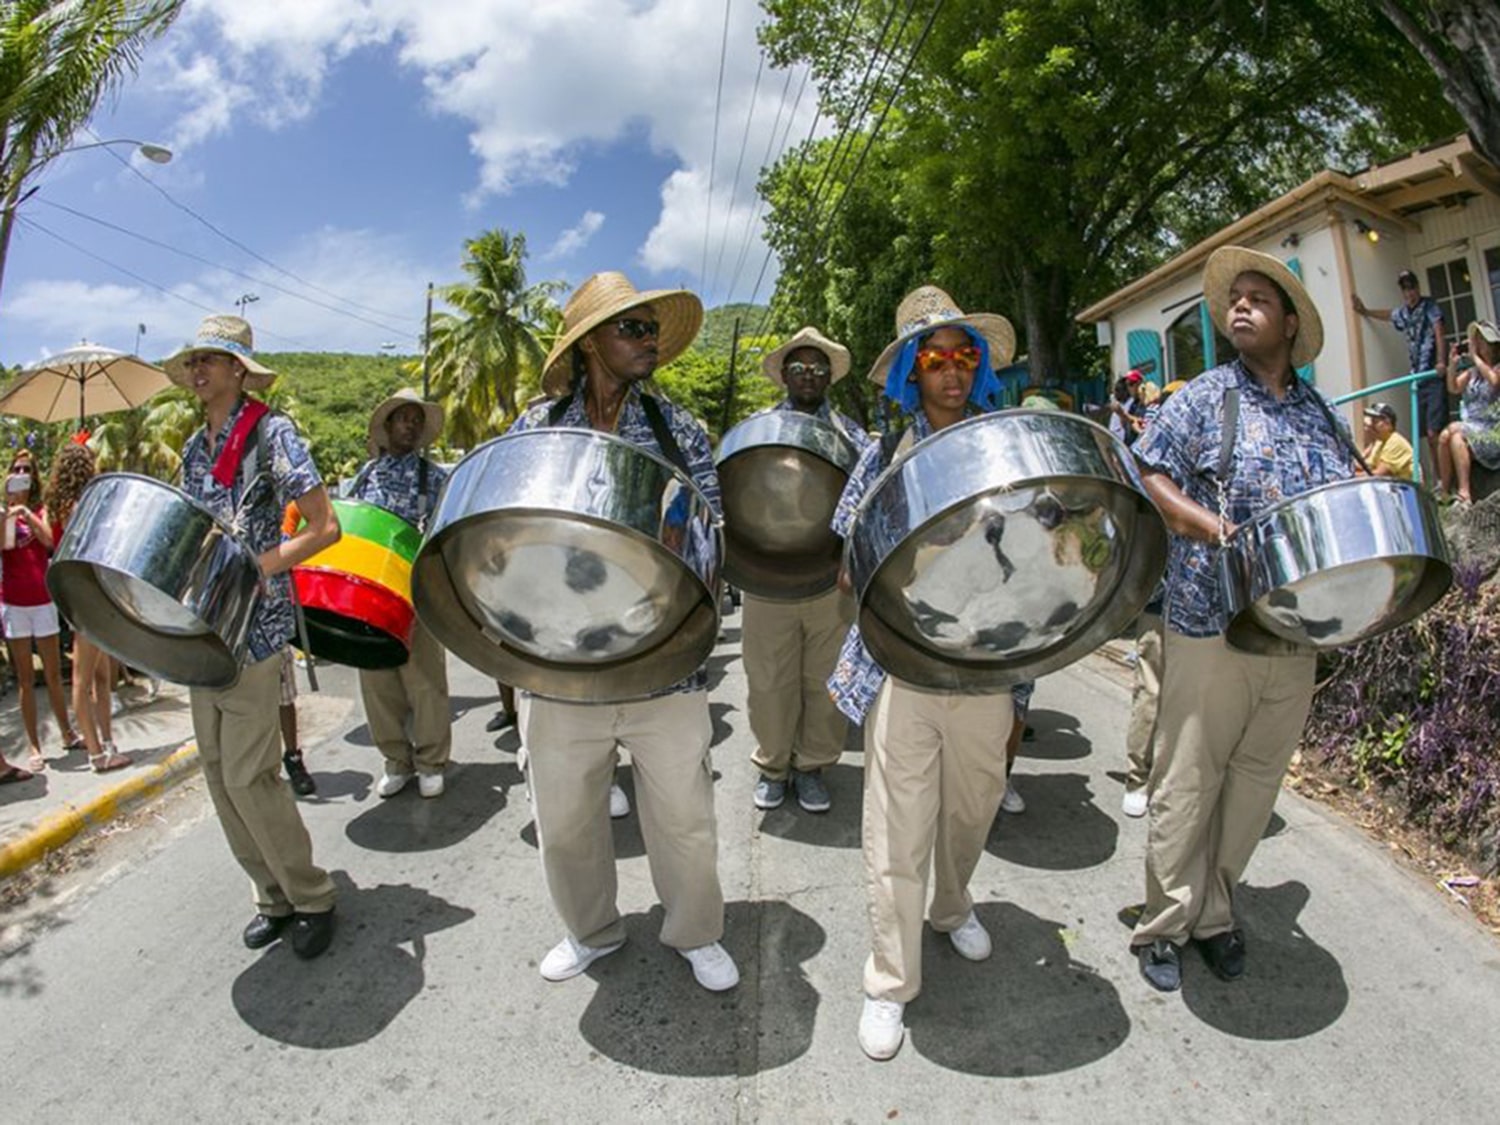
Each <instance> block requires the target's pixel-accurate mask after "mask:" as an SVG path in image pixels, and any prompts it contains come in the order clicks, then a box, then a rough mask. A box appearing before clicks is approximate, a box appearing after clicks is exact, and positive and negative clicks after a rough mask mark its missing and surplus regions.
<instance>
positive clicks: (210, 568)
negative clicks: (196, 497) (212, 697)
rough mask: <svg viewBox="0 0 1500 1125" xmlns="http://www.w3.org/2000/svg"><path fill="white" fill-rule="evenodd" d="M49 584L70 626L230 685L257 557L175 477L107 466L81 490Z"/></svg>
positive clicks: (199, 682)
mask: <svg viewBox="0 0 1500 1125" xmlns="http://www.w3.org/2000/svg"><path fill="white" fill-rule="evenodd" d="M47 588H48V589H49V590H50V591H51V593H52V598H53V600H54V601H55V602H57V605H58V608H59V609H60V610H61V611H62V612H63V614H64V615H65V616H66V617H67V618H68V620H69V621H71V622H72V623H73V627H74V628H75V629H77V630H78V631H79V632H80V633H82V634H83V635H84V636H85V637H87V638H88V639H89V640H90V641H92V642H93V643H94V644H96V645H98V646H99V647H100V648H102V649H103V650H104V651H105V652H107V653H109V654H110V655H111V656H114V657H116V658H118V659H120V660H122V661H124V662H125V663H127V664H129V665H130V666H131V667H134V668H139V669H141V670H142V671H144V672H148V673H150V674H151V675H154V676H159V677H161V678H162V679H164V680H170V681H171V682H172V683H176V684H187V685H189V686H192V687H225V686H227V685H229V684H232V683H233V682H234V681H235V680H236V679H237V678H238V676H239V673H240V665H241V663H242V662H243V661H244V658H245V651H246V645H247V639H248V635H249V630H250V620H251V618H252V616H253V615H254V613H255V608H256V606H257V604H258V602H259V596H260V595H259V589H260V566H259V563H258V562H257V560H256V557H255V554H254V552H252V551H251V550H250V548H249V547H248V546H246V545H245V544H244V543H243V542H242V541H241V540H240V539H238V538H236V537H235V536H234V535H233V534H232V533H231V532H230V530H229V528H228V527H227V526H226V525H225V524H224V523H222V522H221V521H220V520H219V519H217V518H216V517H215V516H214V515H213V514H212V513H211V512H209V510H208V509H207V508H204V507H202V506H201V505H199V504H198V503H196V502H195V501H193V500H191V499H189V498H188V497H187V496H186V495H185V494H184V493H182V492H180V491H178V490H177V489H175V488H173V487H172V486H171V485H168V484H163V483H162V482H161V481H158V480H152V479H151V478H149V477H142V476H136V475H134V474H131V473H106V474H103V475H101V476H99V477H96V478H95V479H94V480H92V481H90V482H89V484H88V486H87V487H86V488H85V489H84V490H83V494H82V495H81V496H80V497H79V499H78V504H77V506H76V507H75V508H74V509H73V515H72V518H71V519H70V520H69V521H68V527H67V531H66V532H65V533H64V535H63V537H62V541H61V542H60V543H59V544H58V545H57V550H56V551H55V552H54V554H53V556H52V564H51V566H50V567H49V568H48V570H47Z"/></svg>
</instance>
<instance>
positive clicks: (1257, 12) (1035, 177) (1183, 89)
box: [763, 0, 1455, 379]
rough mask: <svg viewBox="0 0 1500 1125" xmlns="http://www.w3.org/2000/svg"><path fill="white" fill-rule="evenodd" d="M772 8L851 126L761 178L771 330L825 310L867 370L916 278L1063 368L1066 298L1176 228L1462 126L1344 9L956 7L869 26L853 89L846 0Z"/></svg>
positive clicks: (775, 38)
mask: <svg viewBox="0 0 1500 1125" xmlns="http://www.w3.org/2000/svg"><path fill="white" fill-rule="evenodd" d="M767 9H768V11H769V12H770V15H771V22H770V23H769V25H768V26H767V27H766V28H765V29H764V31H763V38H764V39H765V41H766V43H767V45H768V47H769V48H770V50H771V51H772V54H773V57H775V58H776V60H777V61H778V62H780V63H783V64H785V63H790V62H794V61H804V62H807V63H809V64H810V65H811V66H812V67H813V73H814V76H815V79H816V80H817V81H818V83H819V88H820V93H821V94H822V98H823V105H824V107H825V111H826V112H828V113H829V114H830V115H831V116H832V117H833V119H834V120H835V122H837V123H838V124H839V125H840V126H841V127H845V126H846V127H847V128H848V131H849V138H848V139H847V140H846V141H845V143H844V144H842V145H841V144H840V143H839V141H838V140H837V139H835V140H825V141H821V142H815V143H814V144H813V145H812V146H811V147H810V148H806V149H804V150H799V151H797V152H793V153H790V154H788V155H787V156H786V157H785V158H784V159H783V162H782V165H781V166H780V167H778V168H777V169H774V170H772V172H771V173H770V174H769V175H768V176H766V177H765V178H764V180H763V190H764V191H766V193H767V197H768V200H769V202H770V209H769V218H768V229H769V237H770V239H771V242H772V245H773V246H774V247H775V248H776V249H777V250H778V252H779V253H780V256H781V262H782V275H781V280H780V282H779V283H778V291H777V298H776V302H775V304H776V306H777V308H778V314H777V316H776V317H775V319H774V321H773V323H774V324H775V326H776V327H777V328H778V329H782V330H785V329H788V328H790V327H791V325H792V322H793V321H796V320H799V319H803V318H807V319H812V320H813V321H814V322H816V321H817V320H818V319H819V317H822V318H823V319H824V320H825V323H826V324H827V326H828V327H829V328H830V329H831V330H833V331H835V332H845V333H848V334H849V336H850V338H851V342H852V343H853V344H855V345H856V346H857V347H858V348H859V349H860V350H861V351H864V352H866V353H867V354H866V355H864V356H863V357H862V358H865V359H868V358H870V356H869V355H868V348H870V347H872V346H874V345H873V342H872V341H870V340H869V335H870V334H871V333H872V332H873V331H874V330H875V326H877V325H879V324H880V323H881V321H882V320H883V321H884V326H883V328H882V329H881V331H882V332H883V334H884V335H883V337H882V338H883V339H886V340H888V339H889V338H890V335H889V333H890V322H889V318H890V315H891V310H893V309H894V307H895V304H896V302H897V301H898V300H899V297H900V293H899V292H897V291H898V290H899V291H901V292H904V291H905V290H906V289H908V288H910V287H911V285H912V284H914V283H918V282H920V281H929V280H930V281H933V282H936V283H937V284H940V285H943V286H944V288H946V289H948V290H950V291H951V292H952V293H953V295H954V296H955V298H956V299H957V300H958V301H959V302H960V303H961V304H962V305H963V306H964V307H965V308H985V309H994V310H997V311H1000V312H1004V313H1007V315H1010V316H1011V318H1012V319H1013V320H1014V321H1015V322H1016V327H1017V329H1018V332H1019V334H1020V335H1021V338H1022V340H1023V344H1022V349H1023V350H1024V351H1026V352H1028V353H1029V356H1030V362H1031V370H1032V372H1033V375H1034V376H1036V377H1038V378H1041V379H1049V378H1055V377H1059V376H1061V375H1063V374H1065V373H1067V372H1068V370H1069V367H1070V363H1069V353H1070V350H1071V349H1072V348H1073V347H1074V346H1076V343H1077V337H1076V335H1075V333H1076V328H1075V325H1074V323H1073V321H1072V315H1073V312H1074V311H1075V309H1076V308H1077V307H1078V306H1079V305H1080V304H1081V303H1083V302H1085V301H1087V300H1088V299H1091V298H1094V297H1097V296H1100V295H1102V294H1103V293H1105V292H1108V291H1109V290H1110V289H1112V288H1114V287H1116V286H1117V285H1118V284H1119V283H1120V282H1121V281H1122V280H1123V279H1125V278H1128V277H1131V276H1134V275H1136V274H1138V273H1140V272H1142V271H1143V270H1145V269H1146V268H1149V267H1150V266H1151V265H1153V264H1155V263H1156V262H1158V261H1160V260H1162V259H1163V258H1164V257H1167V256H1169V255H1171V254H1172V253H1175V252H1177V251H1178V250H1180V249H1181V248H1182V246H1183V245H1184V244H1185V243H1186V242H1190V241H1191V238H1190V237H1189V235H1190V234H1191V230H1183V229H1182V227H1181V226H1180V225H1178V222H1177V220H1180V219H1181V218H1183V217H1185V216H1186V217H1189V218H1190V219H1191V220H1193V221H1194V223H1196V225H1197V227H1198V229H1203V230H1213V229H1216V228H1217V227H1219V226H1221V225H1223V223H1225V222H1227V221H1228V220H1229V219H1231V218H1233V217H1236V216H1238V215H1240V214H1244V213H1246V212H1247V211H1249V210H1252V209H1253V208H1254V207H1255V206H1257V205H1258V204H1260V203H1262V202H1265V201H1266V200H1267V199H1269V198H1272V197H1274V196H1275V195H1277V194H1279V193H1280V192H1282V191H1285V190H1286V189H1288V188H1290V187H1291V186H1293V185H1294V184H1295V183H1297V182H1299V181H1300V180H1301V179H1303V178H1305V177H1306V176H1308V175H1310V174H1311V173H1312V172H1313V171H1315V170H1316V169H1317V168H1319V167H1322V166H1323V165H1324V164H1326V163H1328V162H1330V161H1348V162H1355V163H1359V162H1364V161H1367V160H1369V159H1370V158H1372V157H1377V156H1383V155H1387V154H1389V153H1390V152H1392V151H1394V150H1396V149H1399V148H1405V147H1409V146H1410V145H1413V144H1416V143H1420V142H1423V141H1426V140H1428V139H1430V138H1431V136H1432V135H1433V133H1434V132H1441V131H1442V130H1445V129H1447V130H1449V131H1451V130H1452V128H1453V127H1454V122H1455V119H1454V117H1453V115H1452V113H1451V110H1450V109H1449V108H1448V107H1447V106H1446V105H1444V104H1443V102H1442V100H1441V98H1440V96H1439V94H1438V91H1437V87H1436V83H1435V82H1434V81H1433V79H1432V76H1431V74H1430V73H1428V72H1426V71H1425V70H1424V69H1423V68H1422V67H1421V65H1420V62H1419V60H1418V59H1417V58H1416V56H1415V54H1414V53H1413V52H1412V51H1411V50H1410V48H1409V47H1408V46H1407V45H1406V44H1405V43H1404V42H1402V41H1401V40H1400V38H1399V37H1398V36H1396V35H1395V34H1394V33H1393V32H1392V31H1391V29H1390V28H1389V26H1388V25H1386V24H1385V23H1384V22H1383V21H1382V20H1381V19H1380V18H1379V16H1378V15H1377V14H1376V13H1375V12H1374V11H1373V10H1372V9H1370V8H1369V6H1368V5H1363V4H1359V3H1355V2H1353V0H1281V2H1279V3H1274V4H1272V3H1267V4H1261V5H1238V6H1236V5H1228V4H1218V3H1215V4H1196V3H1183V2H1177V3H1171V4H1162V3H1159V2H1157V0H971V2H970V3H968V4H965V5H962V6H960V5H956V4H948V5H946V6H945V7H943V8H942V9H941V13H940V17H939V18H938V19H936V20H935V22H934V23H933V24H932V25H931V28H930V31H929V30H928V29H927V25H926V24H925V22H924V20H922V19H914V20H912V21H910V23H909V24H907V25H904V26H905V30H904V32H903V33H902V34H901V35H900V36H899V37H898V36H888V37H886V39H885V40H884V42H882V38H881V28H880V27H879V26H877V25H876V24H874V23H873V22H871V21H870V20H867V19H866V17H863V16H862V17H861V18H860V19H859V20H857V21H856V23H855V25H854V35H853V41H854V42H855V43H856V44H858V45H859V49H860V50H861V51H863V52H864V54H865V55H868V54H869V53H870V52H872V51H877V50H883V51H884V52H885V53H887V54H889V55H890V56H891V57H892V60H893V62H892V65H890V66H888V67H886V68H885V69H884V71H883V72H881V71H880V70H879V68H877V72H878V73H883V74H884V79H883V84H881V85H878V86H877V88H876V91H875V93H874V96H873V97H870V98H868V99H865V98H862V97H861V96H860V89H859V82H860V79H861V78H862V76H863V74H864V72H865V67H864V66H862V65H855V64H854V63H851V62H850V60H849V59H847V58H841V57H840V55H839V44H840V43H842V41H843V36H842V31H843V28H844V26H845V23H846V21H847V19H848V12H849V8H848V5H847V4H844V3H837V2H835V0H769V2H768V4H767ZM928 10H929V11H930V9H928ZM924 35H925V36H926V38H925V40H923V39H922V37H923V36H924ZM919 41H920V43H921V50H920V52H917V53H916V54H915V56H914V61H913V62H912V64H911V68H910V72H909V74H908V75H907V77H906V80H905V83H904V84H903V85H901V86H900V88H899V90H898V89H897V86H896V79H897V76H898V75H900V74H901V73H902V71H903V68H904V67H905V65H906V62H907V60H908V59H911V58H913V52H914V50H915V48H916V47H917V45H918V43H919ZM887 103H889V110H888V111H887V108H886V107H887ZM882 115H884V118H885V120H884V124H883V128H882V130H881V132H880V135H879V137H878V138H876V139H875V140H874V141H873V143H868V149H869V151H868V152H866V151H865V149H866V147H867V142H870V138H871V135H872V134H873V132H874V129H875V127H876V125H877V124H878V123H879V122H880V118H881V116H882ZM856 167H859V169H860V171H859V175H858V177H856V176H855V175H854V169H855V168H856ZM825 171H826V172H827V174H826V176H825V174H824V173H825ZM851 183H852V186H851ZM820 184H821V185H823V186H822V190H821V192H820V191H819V190H818V188H819V185H820ZM1169 220H1170V221H1169ZM784 294H785V296H784Z"/></svg>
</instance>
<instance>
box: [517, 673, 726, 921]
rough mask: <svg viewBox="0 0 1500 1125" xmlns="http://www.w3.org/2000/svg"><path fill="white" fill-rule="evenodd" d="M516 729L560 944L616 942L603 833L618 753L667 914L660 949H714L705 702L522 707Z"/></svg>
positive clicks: (611, 850)
mask: <svg viewBox="0 0 1500 1125" xmlns="http://www.w3.org/2000/svg"><path fill="white" fill-rule="evenodd" d="M519 719H520V728H521V739H522V741H523V742H524V743H525V746H526V753H527V757H528V759H529V772H530V778H531V799H532V811H533V814H534V815H535V817H536V828H537V844H538V847H539V849H540V851H541V855H542V872H543V874H544V875H545V876H546V879H547V890H548V891H549V892H550V894H551V896H552V905H553V906H554V907H555V908H556V909H557V913H558V914H559V915H560V916H561V918H562V922H563V925H564V926H565V927H567V930H568V933H570V934H571V935H572V936H573V937H574V938H575V939H576V940H577V941H580V942H582V943H583V944H584V945H591V946H601V945H610V944H612V943H614V942H617V941H623V940H624V939H625V927H624V924H623V923H622V922H621V920H620V911H619V908H618V907H617V906H616V904H615V896H616V891H617V881H616V875H615V845H614V837H613V835H612V833H611V829H610V822H609V786H610V782H611V781H612V780H613V778H614V769H615V761H616V751H615V746H616V744H617V743H618V744H619V745H620V746H622V747H624V748H625V749H626V750H627V751H629V753H630V765H631V772H632V773H633V775H634V777H635V805H636V811H637V812H638V813H639V815H640V818H641V836H642V838H643V839H644V840H645V844H646V859H647V862H648V863H649V864H650V867H651V882H652V884H653V885H654V886H655V887H656V894H657V897H658V898H660V899H661V904H662V907H663V909H664V911H665V913H666V918H665V920H664V921H663V923H662V928H661V940H662V942H663V943H664V944H666V945H670V946H672V947H673V948H675V949H694V948H696V947H697V946H700V945H707V944H708V943H709V942H712V941H718V940H719V938H720V937H722V936H723V934H724V892H723V891H722V890H721V889H720V886H719V837H718V828H717V825H716V823H715V820H714V787H713V777H712V775H711V773H710V768H711V767H710V765H709V759H708V744H709V736H710V733H711V730H712V725H711V723H710V722H709V716H708V693H707V692H703V691H695V692H679V693H677V694H675V695H664V696H660V697H658V698H656V699H642V700H636V701H634V702H630V703H562V702H559V701H557V700H554V699H541V698H539V697H536V696H522V697H521V701H520V715H519Z"/></svg>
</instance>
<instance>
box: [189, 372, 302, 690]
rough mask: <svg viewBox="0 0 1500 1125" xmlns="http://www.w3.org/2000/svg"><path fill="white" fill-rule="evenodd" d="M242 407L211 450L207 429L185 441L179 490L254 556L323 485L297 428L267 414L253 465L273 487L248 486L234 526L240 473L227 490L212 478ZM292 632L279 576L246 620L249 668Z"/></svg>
mask: <svg viewBox="0 0 1500 1125" xmlns="http://www.w3.org/2000/svg"><path fill="white" fill-rule="evenodd" d="M247 401H248V400H247V399H246V398H245V396H244V395H241V396H240V399H239V401H238V402H236V403H235V404H234V409H233V410H231V411H230V412H229V417H228V419H227V420H226V421H225V422H224V426H223V428H222V429H220V430H219V436H218V438H217V439H216V440H215V441H214V443H213V447H212V448H210V447H209V443H208V429H207V427H205V428H204V429H201V430H199V431H198V432H197V433H195V434H194V435H193V436H192V437H190V438H188V442H187V445H186V446H184V447H183V450H182V490H183V491H184V492H186V493H187V494H188V495H189V496H191V497H192V498H193V499H194V500H197V501H198V502H199V503H200V504H202V505H203V506H204V507H206V508H207V509H208V510H209V511H211V512H212V513H213V514H214V515H216V516H218V517H219V518H220V519H221V520H223V521H224V522H225V523H227V524H230V525H231V526H233V527H234V528H235V530H236V531H237V532H238V534H239V538H240V540H241V541H242V542H244V543H245V544H246V545H247V546H249V548H250V549H251V550H252V551H254V552H255V554H256V555H257V556H259V555H260V554H261V553H262V552H264V551H268V550H270V549H271V548H272V547H274V546H275V545H276V544H277V543H279V542H281V519H282V513H283V512H285V511H286V506H287V504H289V503H290V502H291V501H293V500H297V499H300V498H301V497H303V496H306V495H307V494H308V493H309V492H311V491H312V490H313V489H315V488H317V487H318V486H319V485H320V484H322V483H323V478H322V477H321V476H319V475H318V467H317V466H316V465H314V464H313V459H312V455H311V454H309V453H308V451H307V444H306V443H305V442H304V441H303V440H302V438H301V436H300V435H299V434H298V433H297V430H296V427H295V426H293V425H292V423H291V422H290V421H289V420H288V419H287V418H286V417H285V416H284V415H281V414H276V413H271V414H267V415H266V416H265V417H264V418H262V419H261V421H260V438H259V441H258V444H257V447H256V463H257V464H258V466H259V469H260V474H261V475H262V476H265V475H269V477H270V480H271V484H272V486H273V487H272V488H266V487H264V486H263V485H262V486H260V487H258V488H257V487H255V486H254V485H253V484H252V489H253V490H254V492H255V493H256V494H257V495H256V497H255V502H254V503H252V504H251V505H250V506H249V507H248V508H247V509H246V510H245V511H244V512H242V513H241V514H240V518H239V520H238V521H236V520H235V508H236V507H237V506H238V505H239V503H240V500H241V499H243V497H244V491H245V490H244V489H243V487H242V482H243V480H244V473H237V474H236V475H235V480H234V483H233V484H232V485H231V487H229V488H224V487H222V486H220V484H219V482H218V481H216V480H214V479H213V476H212V473H213V467H214V461H215V460H216V459H217V458H218V456H219V450H221V449H222V448H223V447H224V442H225V441H227V440H228V438H229V434H230V432H231V431H232V430H233V429H234V424H235V422H236V421H238V420H239V416H240V414H241V413H242V412H243V411H244V409H245V403H246V402H247ZM242 467H243V466H242ZM295 627H296V619H295V617H294V615H293V611H292V595H291V576H290V575H289V574H287V573H285V572H283V573H281V574H278V575H276V576H275V577H272V578H266V579H264V580H262V582H261V598H260V604H259V605H258V606H256V609H255V616H254V617H252V618H251V619H250V661H251V663H256V662H258V661H261V660H264V659H266V657H268V656H271V655H273V654H275V653H277V652H280V651H281V650H282V649H283V648H285V647H286V645H287V642H288V641H290V640H291V639H292V633H293V632H294V630H295Z"/></svg>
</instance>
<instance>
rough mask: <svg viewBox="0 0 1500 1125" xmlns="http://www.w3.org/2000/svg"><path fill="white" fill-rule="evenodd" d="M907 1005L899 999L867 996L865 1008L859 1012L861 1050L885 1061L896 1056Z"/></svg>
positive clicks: (899, 1047)
mask: <svg viewBox="0 0 1500 1125" xmlns="http://www.w3.org/2000/svg"><path fill="white" fill-rule="evenodd" d="M905 1012H906V1005H905V1004H903V1003H901V1002H900V1001H898V1000H876V999H875V998H874V997H873V996H866V997H865V1009H864V1011H862V1012H861V1013H860V1014H859V1046H860V1050H862V1051H864V1053H865V1054H867V1055H869V1056H870V1057H871V1058H872V1059H875V1060H877V1061H879V1062H884V1061H885V1060H886V1059H893V1058H895V1057H896V1052H897V1051H899V1050H901V1040H903V1039H905V1038H906V1025H905V1024H903V1023H902V1022H901V1017H902V1015H903V1014H904V1013H905Z"/></svg>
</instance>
